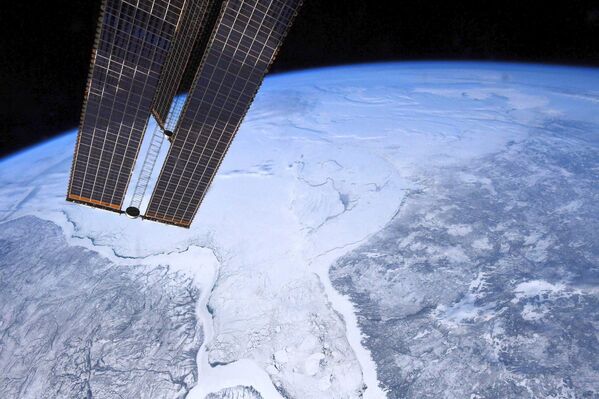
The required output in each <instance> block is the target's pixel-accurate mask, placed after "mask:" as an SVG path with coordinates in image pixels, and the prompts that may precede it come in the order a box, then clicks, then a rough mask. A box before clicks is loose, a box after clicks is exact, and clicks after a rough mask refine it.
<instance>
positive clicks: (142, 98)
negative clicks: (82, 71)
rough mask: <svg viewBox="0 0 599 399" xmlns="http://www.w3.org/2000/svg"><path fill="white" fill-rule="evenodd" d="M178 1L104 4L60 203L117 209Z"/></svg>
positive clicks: (121, 0)
mask: <svg viewBox="0 0 599 399" xmlns="http://www.w3.org/2000/svg"><path fill="white" fill-rule="evenodd" d="M183 1H184V0H171V1H168V0H139V1H135V2H131V1H126V0H106V1H105V2H104V4H103V7H102V9H103V12H102V16H101V20H100V26H99V30H98V34H97V36H96V42H95V45H94V51H93V54H92V65H91V68H90V77H89V79H88V86H87V89H86V96H85V101H84V108H83V112H82V119H81V125H80V129H79V134H78V139H77V145H76V148H75V156H74V159H73V166H72V170H71V179H70V182H69V189H68V195H67V199H69V200H71V201H76V202H83V203H86V204H88V205H93V206H99V207H103V208H106V209H110V210H115V211H119V210H120V209H121V205H122V201H123V198H124V195H125V191H126V189H127V185H128V182H129V178H130V176H131V171H132V168H133V164H134V162H135V158H136V156H137V152H138V150H139V146H140V144H141V138H142V135H143V132H144V130H145V125H146V122H147V119H148V116H149V110H150V104H151V99H152V97H153V95H154V92H155V89H156V84H157V82H158V76H159V74H160V69H161V67H162V64H163V62H164V59H165V57H166V51H167V50H168V47H169V43H170V40H171V38H172V35H173V33H174V29H175V25H176V22H177V21H178V18H179V15H178V12H180V9H181V7H182V5H183ZM173 21H174V22H173Z"/></svg>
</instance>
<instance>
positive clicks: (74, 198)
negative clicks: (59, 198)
mask: <svg viewBox="0 0 599 399" xmlns="http://www.w3.org/2000/svg"><path fill="white" fill-rule="evenodd" d="M67 201H69V202H75V203H77V204H81V205H87V206H91V207H92V208H99V209H104V210H106V211H112V212H116V213H123V211H122V210H121V206H120V205H118V204H110V203H108V202H104V201H98V200H94V199H91V198H85V197H82V196H79V195H75V194H68V195H67Z"/></svg>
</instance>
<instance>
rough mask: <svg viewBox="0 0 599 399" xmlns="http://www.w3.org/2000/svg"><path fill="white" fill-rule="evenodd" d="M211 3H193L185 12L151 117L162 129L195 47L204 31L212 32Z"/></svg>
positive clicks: (193, 0) (206, 0)
mask: <svg viewBox="0 0 599 399" xmlns="http://www.w3.org/2000/svg"><path fill="white" fill-rule="evenodd" d="M212 3H213V0H190V1H187V3H186V6H185V8H184V9H183V15H182V16H181V21H180V23H179V25H178V30H177V32H176V34H175V38H174V39H173V46H172V48H171V50H170V52H169V54H168V57H167V60H166V62H165V65H164V68H163V71H162V75H161V78H160V83H159V85H158V89H157V90H156V95H155V97H154V101H153V105H152V113H153V114H154V116H155V118H156V120H157V121H158V123H159V124H160V125H161V126H162V127H164V124H165V121H166V119H167V116H168V112H169V109H170V105H171V103H172V101H173V99H174V97H175V95H176V94H177V91H178V89H179V87H180V84H181V80H182V78H183V75H184V73H185V70H186V68H187V67H188V65H189V61H190V58H191V55H192V54H191V53H192V50H193V48H194V43H195V42H196V40H197V39H198V37H200V36H201V34H202V30H203V29H210V28H211V27H208V26H207V24H206V19H207V16H208V13H209V6H210V5H211V4H212Z"/></svg>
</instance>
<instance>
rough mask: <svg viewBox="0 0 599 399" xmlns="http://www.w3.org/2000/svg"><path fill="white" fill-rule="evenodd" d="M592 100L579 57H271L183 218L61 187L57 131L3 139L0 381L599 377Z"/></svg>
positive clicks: (505, 391) (165, 387)
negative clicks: (89, 201)
mask: <svg viewBox="0 0 599 399" xmlns="http://www.w3.org/2000/svg"><path fill="white" fill-rule="evenodd" d="M598 111H599V70H597V69H584V68H571V67H561V66H546V65H524V64H501V63H464V62H457V63H441V62H428V63H389V64H373V65H359V66H345V67H335V68H326V69H316V70H308V71H303V72H296V73H288V74H281V75H272V76H270V77H268V78H267V79H266V81H265V83H264V85H263V87H262V89H261V90H260V92H259V94H258V96H257V98H256V100H255V102H254V104H253V105H252V107H251V110H250V112H249V114H248V115H247V117H246V119H245V121H244V123H243V125H242V127H241V130H240V131H239V134H238V135H237V137H236V139H235V141H234V143H233V145H232V147H231V149H230V151H229V153H228V155H227V157H226V159H225V161H224V163H223V164H222V167H221V169H220V171H219V174H218V176H217V178H216V179H215V181H214V184H213V186H212V187H211V189H210V192H209V193H208V195H207V197H206V199H205V201H204V203H203V205H202V207H201V209H200V211H199V213H198V215H197V217H196V219H195V221H194V223H193V224H192V227H191V229H189V230H187V229H181V228H177V227H173V226H167V225H162V224H158V223H153V222H149V221H143V220H140V219H137V220H130V219H128V218H126V217H125V216H122V215H118V214H114V213H110V212H105V211H100V210H97V209H92V208H88V207H84V206H79V205H75V204H72V203H68V202H66V201H65V193H66V187H67V180H68V175H69V172H70V166H71V161H72V155H73V148H74V143H75V135H76V133H75V132H74V131H73V132H68V133H66V134H64V135H62V136H60V137H58V138H56V139H53V140H51V141H47V142H45V143H42V144H41V145H38V146H35V147H32V148H30V149H27V150H26V151H23V152H21V153H18V154H15V155H13V156H11V157H8V158H5V159H3V160H0V397H2V398H57V397H58V398H184V397H187V398H209V399H218V398H254V399H255V398H298V399H311V398H314V399H316V398H319V399H321V398H339V399H341V398H377V399H378V398H442V397H443V398H471V399H476V398H599V235H598V232H599V112H598ZM152 128H153V126H152V124H150V126H149V129H152Z"/></svg>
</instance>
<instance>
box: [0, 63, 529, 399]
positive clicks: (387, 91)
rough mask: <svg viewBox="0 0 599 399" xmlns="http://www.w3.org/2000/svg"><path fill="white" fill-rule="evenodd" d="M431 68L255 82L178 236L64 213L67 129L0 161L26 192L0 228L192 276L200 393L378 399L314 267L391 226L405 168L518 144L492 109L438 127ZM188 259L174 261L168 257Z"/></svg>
mask: <svg viewBox="0 0 599 399" xmlns="http://www.w3.org/2000/svg"><path fill="white" fill-rule="evenodd" d="M430 73H433V75H434V73H435V68H432V70H427V69H426V68H423V67H422V65H411V64H406V65H404V66H398V65H374V66H365V67H359V68H355V67H353V68H336V69H325V70H318V71H309V72H304V73H297V74H287V75H281V76H274V77H271V78H269V79H267V80H266V82H265V84H264V86H263V88H262V90H261V91H260V93H259V95H258V97H257V98H256V101H255V103H254V104H253V106H252V108H251V110H250V113H249V114H248V117H247V118H246V121H245V123H244V124H243V125H242V128H241V130H240V132H239V134H238V136H237V138H236V140H235V142H234V144H233V146H232V148H231V150H230V153H229V154H228V155H227V157H226V159H225V161H224V163H223V165H222V169H221V173H220V176H219V177H217V179H216V180H215V182H214V185H213V187H212V188H211V190H210V192H209V193H208V195H207V197H206V199H205V201H204V204H203V206H202V208H201V209H200V211H199V213H198V216H197V218H196V220H195V222H194V224H193V226H192V228H191V229H190V230H184V229H179V228H176V227H171V226H165V225H161V224H157V223H150V222H143V221H141V220H134V221H132V220H128V219H126V218H124V217H122V216H118V215H116V214H112V213H108V212H103V211H98V210H94V209H89V208H86V207H82V206H78V205H74V204H70V203H66V202H64V192H65V187H66V182H67V179H68V172H69V168H70V153H71V149H72V146H73V145H74V135H72V134H71V135H67V136H64V137H61V138H59V139H56V140H54V141H51V142H48V143H46V144H44V145H43V146H41V147H38V148H35V149H32V150H30V151H28V152H25V153H23V154H20V155H19V156H16V157H12V158H11V159H8V160H7V161H6V162H4V163H3V165H2V168H1V169H0V181H1V182H2V185H1V193H2V194H0V197H1V198H5V197H6V194H8V191H7V190H11V189H12V190H14V189H15V187H16V186H23V185H24V186H26V187H30V188H36V189H37V191H35V192H34V194H33V195H30V196H27V198H26V201H25V202H22V203H19V205H18V206H17V207H16V208H10V209H11V212H12V213H11V216H10V217H11V218H13V217H17V216H19V215H23V214H37V215H38V216H41V217H44V218H46V219H52V220H55V221H57V222H58V223H59V224H60V225H61V226H63V228H64V229H65V232H66V233H67V236H72V237H74V240H75V241H76V242H77V243H79V244H82V243H85V244H86V245H88V247H90V248H93V249H94V250H96V251H100V252H104V253H105V254H108V255H110V256H112V257H113V258H118V260H120V261H121V262H125V263H126V262H127V260H126V259H128V258H127V257H131V258H139V257H144V259H145V260H147V261H149V262H152V261H158V259H160V261H163V262H175V263H178V264H180V268H181V269H185V270H187V271H188V273H191V274H192V275H194V276H195V278H196V281H197V284H198V285H199V286H200V287H201V292H202V294H204V293H205V294H206V297H203V299H202V301H201V303H200V304H199V307H198V312H199V316H200V320H202V321H203V323H207V324H210V325H208V326H206V327H207V328H209V329H211V333H210V334H207V338H206V343H205V346H204V347H203V350H201V351H200V356H205V358H203V359H200V360H201V361H200V362H199V367H200V372H199V384H200V385H201V384H202V383H203V382H202V376H203V375H207V373H210V372H212V369H210V368H209V367H210V366H209V362H210V364H213V365H218V366H217V367H216V368H215V369H214V372H215V373H216V372H218V373H220V374H218V375H219V377H218V379H216V382H215V381H212V382H211V383H212V384H214V386H211V387H210V389H212V390H217V389H221V388H226V387H228V386H230V385H231V384H235V385H246V386H254V387H256V388H257V389H258V390H259V391H260V392H261V394H263V395H265V397H271V396H275V397H276V395H283V396H292V397H301V398H321V397H333V398H334V397H358V396H359V393H360V391H361V390H362V382H363V381H364V382H365V383H366V385H367V386H368V389H367V390H366V392H365V396H366V397H381V396H383V393H382V392H381V391H380V390H379V389H378V388H377V379H376V371H375V367H374V363H373V362H372V360H371V358H370V354H369V352H368V351H367V350H366V349H364V348H363V347H362V345H361V342H360V341H361V338H362V336H361V333H360V331H359V329H358V328H357V324H356V323H355V316H354V314H353V307H352V305H351V304H350V303H349V302H348V301H347V299H346V298H345V297H343V296H341V295H339V294H338V293H336V292H335V291H334V290H333V289H332V287H331V285H330V282H329V281H328V273H327V271H328V267H329V266H330V264H331V263H332V262H333V261H334V260H335V259H336V258H337V257H339V256H341V255H343V254H344V253H345V252H347V251H349V250H350V249H352V248H354V247H355V246H356V245H358V244H359V243H360V242H363V241H364V240H365V239H366V238H367V237H368V236H369V235H371V234H373V233H375V232H377V231H378V230H380V229H381V228H382V227H383V226H384V225H385V224H386V223H387V222H388V221H389V220H390V219H391V218H392V217H393V215H394V214H395V212H396V211H397V209H398V207H399V204H400V203H401V200H402V198H403V193H404V191H405V190H407V189H410V188H411V187H413V185H414V181H413V179H414V178H415V176H418V174H417V173H415V171H416V170H418V169H420V168H422V167H424V166H426V165H430V164H436V165H442V164H444V163H451V162H455V161H456V160H463V159H468V158H470V157H476V156H480V155H482V154H485V153H489V152H493V151H495V150H496V149H497V148H499V147H502V146H503V145H504V144H505V143H506V142H507V141H509V140H518V139H521V138H522V132H521V130H519V129H517V128H514V127H513V126H514V123H513V120H510V121H504V120H503V119H504V117H503V116H502V115H503V114H504V113H503V111H502V112H497V113H496V112H494V110H493V109H487V110H483V111H481V112H479V113H478V114H477V115H478V117H479V119H472V118H468V117H467V115H464V116H463V118H461V119H460V122H461V123H460V125H459V127H456V125H455V124H448V123H445V119H446V118H448V117H450V116H453V117H455V115H453V114H455V110H453V111H452V109H451V108H452V104H453V102H455V101H456V99H455V98H449V97H448V98H443V96H438V95H437V96H435V97H434V98H431V96H432V95H431V93H430V90H429V93H427V92H426V90H418V89H419V88H422V87H423V86H426V85H423V84H419V85H416V84H415V83H413V82H419V83H422V82H425V83H426V84H428V85H431V84H435V78H431V75H430ZM486 73H487V75H488V79H490V80H492V79H501V76H499V77H498V76H497V72H494V71H487V72H486ZM427 74H428V75H427ZM383 75H384V77H385V78H384V79H382V78H381V76H383ZM454 75H456V76H452V77H451V79H450V80H452V79H453V80H456V79H457V80H460V79H461V81H462V83H463V84H468V83H469V82H470V84H473V83H472V82H474V81H479V80H480V79H481V73H480V72H478V73H474V74H473V73H471V72H469V71H460V70H456V71H454ZM483 75H484V74H483ZM435 76H439V74H438V75H435ZM436 79H437V80H439V78H436ZM448 79H449V78H448ZM468 79H470V80H468ZM437 83H447V81H444V80H443V79H441V81H440V82H437ZM454 83H455V82H454ZM416 86H418V87H416ZM508 94H509V93H508ZM539 101H540V100H539ZM509 102H510V100H509V99H506V100H505V103H506V104H508V105H509ZM425 103H426V104H425ZM506 106H507V105H506ZM521 111H522V115H521V117H522V118H524V119H526V113H525V112H526V110H521ZM481 120H482V121H488V120H495V121H496V123H497V124H499V125H501V124H502V123H505V126H503V127H504V129H503V134H502V135H494V134H492V132H489V131H486V130H483V129H481V125H482V124H481ZM507 122H509V123H507ZM65 154H66V155H65ZM69 221H70V223H69ZM200 247H208V248H210V249H212V250H213V251H214V254H215V255H216V257H217V258H218V262H217V260H216V259H215V258H214V256H213V255H212V253H211V252H210V250H208V249H202V248H200ZM188 249H192V251H191V252H190V255H189V256H186V257H185V260H179V261H176V260H174V259H173V258H172V257H173V256H178V255H177V254H178V253H187V252H186V251H187V250H188ZM136 261H137V262H138V260H136ZM203 263H205V264H207V265H212V268H210V267H208V266H207V267H205V268H204V269H202V268H199V267H198V265H199V264H203ZM211 289H212V292H211V291H210V290H211ZM208 295H210V297H208ZM204 302H208V305H209V307H210V309H211V311H212V315H210V314H208V313H207V312H206V310H205V307H203V304H204ZM335 311H338V312H340V314H341V315H342V316H343V319H344V320H345V324H344V322H343V320H342V319H341V318H340V317H339V316H338V314H337V313H336V312H335ZM211 319H213V320H211ZM212 321H213V323H214V325H213V326H212V325H211V324H212ZM321 355H322V356H324V357H321ZM315 359H317V360H316V361H315ZM240 364H249V365H251V366H250V367H248V368H247V372H246V373H244V374H243V375H242V376H241V377H242V378H241V379H240V378H237V377H239V376H238V375H236V374H235V373H234V372H236V371H237V370H239V368H238V366H239V365H240ZM360 366H361V367H360ZM202 368H203V369H202ZM361 369H362V370H361ZM217 370H218V371H217ZM227 373H229V374H227ZM265 373H268V375H269V377H270V378H271V379H272V381H274V383H275V385H276V387H277V389H278V393H276V394H275V393H273V391H272V388H273V387H272V386H271V385H269V381H265V379H264V376H265ZM362 373H363V376H362ZM227 375H228V376H231V377H233V376H234V377H235V378H234V381H233V380H231V381H229V380H228V378H227V377H226V376H227ZM268 392H271V393H272V395H270V394H269V393H268ZM192 394H193V392H192Z"/></svg>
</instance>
